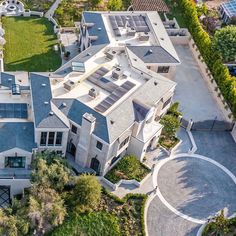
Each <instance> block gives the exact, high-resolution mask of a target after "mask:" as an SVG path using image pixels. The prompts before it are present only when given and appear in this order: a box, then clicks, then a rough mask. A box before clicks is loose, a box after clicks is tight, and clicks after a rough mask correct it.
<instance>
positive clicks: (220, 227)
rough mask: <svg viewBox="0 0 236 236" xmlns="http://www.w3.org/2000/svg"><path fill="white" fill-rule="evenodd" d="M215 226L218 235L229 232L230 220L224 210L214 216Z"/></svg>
mask: <svg viewBox="0 0 236 236" xmlns="http://www.w3.org/2000/svg"><path fill="white" fill-rule="evenodd" d="M214 226H215V233H216V235H225V234H226V233H228V232H229V221H228V220H227V219H226V218H225V215H224V210H221V211H220V214H219V215H218V216H216V217H215V218H214Z"/></svg>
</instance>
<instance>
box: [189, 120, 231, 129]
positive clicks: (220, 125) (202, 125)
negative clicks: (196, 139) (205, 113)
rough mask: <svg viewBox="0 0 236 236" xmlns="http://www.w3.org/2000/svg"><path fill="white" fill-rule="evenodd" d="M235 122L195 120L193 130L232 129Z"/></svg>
mask: <svg viewBox="0 0 236 236" xmlns="http://www.w3.org/2000/svg"><path fill="white" fill-rule="evenodd" d="M233 126H234V123H233V122H228V121H220V120H205V121H199V122H193V124H192V128H191V130H195V131H232V130H233Z"/></svg>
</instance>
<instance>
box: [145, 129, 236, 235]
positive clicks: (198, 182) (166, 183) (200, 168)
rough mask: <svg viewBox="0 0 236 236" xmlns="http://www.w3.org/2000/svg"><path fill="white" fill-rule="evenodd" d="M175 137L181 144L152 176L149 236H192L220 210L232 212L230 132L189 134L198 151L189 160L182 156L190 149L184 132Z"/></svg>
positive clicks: (234, 165) (234, 156)
mask: <svg viewBox="0 0 236 236" xmlns="http://www.w3.org/2000/svg"><path fill="white" fill-rule="evenodd" d="M178 137H179V138H180V139H183V142H182V143H181V145H180V146H179V147H178V148H177V150H176V151H175V152H174V154H173V156H172V157H171V158H170V157H166V158H164V159H162V162H165V163H164V164H160V162H158V163H157V165H160V167H159V171H158V174H157V175H156V176H155V175H153V176H154V177H153V181H154V182H155V181H156V182H157V186H158V191H157V196H155V197H154V199H153V200H152V201H151V203H150V205H149V208H148V214H147V224H148V233H149V236H156V235H157V232H158V235H160V236H172V235H173V232H175V234H174V235H176V236H196V234H197V231H198V229H199V228H200V226H201V224H202V223H203V222H204V221H205V220H206V219H207V218H208V217H209V216H213V215H215V214H216V213H217V212H218V211H219V210H221V209H223V208H225V209H227V211H228V215H231V214H233V213H235V212H236V203H235V196H236V184H235V177H234V175H236V145H235V143H234V141H233V139H232V137H231V135H230V133H229V132H193V137H194V140H195V142H196V145H197V147H198V149H197V151H196V153H195V154H193V156H192V157H190V156H189V155H188V154H183V153H186V152H187V151H188V150H189V148H190V147H191V142H190V141H189V138H188V136H187V133H186V131H185V130H184V129H181V130H180V131H179V132H178ZM177 155H179V156H182V155H183V156H182V157H178V158H176V159H175V158H173V157H175V156H177ZM194 156H200V157H202V158H203V159H201V158H195V157H194ZM172 158H173V159H172ZM222 168H223V169H222ZM231 174H232V176H233V178H234V179H232V178H231V177H232V176H230V175H231ZM154 185H155V183H154Z"/></svg>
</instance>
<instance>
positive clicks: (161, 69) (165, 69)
mask: <svg viewBox="0 0 236 236" xmlns="http://www.w3.org/2000/svg"><path fill="white" fill-rule="evenodd" d="M169 69H170V67H169V66H158V69H157V73H168V72H169Z"/></svg>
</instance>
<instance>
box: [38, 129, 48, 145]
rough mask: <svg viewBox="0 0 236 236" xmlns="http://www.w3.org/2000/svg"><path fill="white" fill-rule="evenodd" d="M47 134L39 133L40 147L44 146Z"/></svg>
mask: <svg viewBox="0 0 236 236" xmlns="http://www.w3.org/2000/svg"><path fill="white" fill-rule="evenodd" d="M47 134H48V133H47V132H41V139H40V146H46V143H47Z"/></svg>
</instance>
